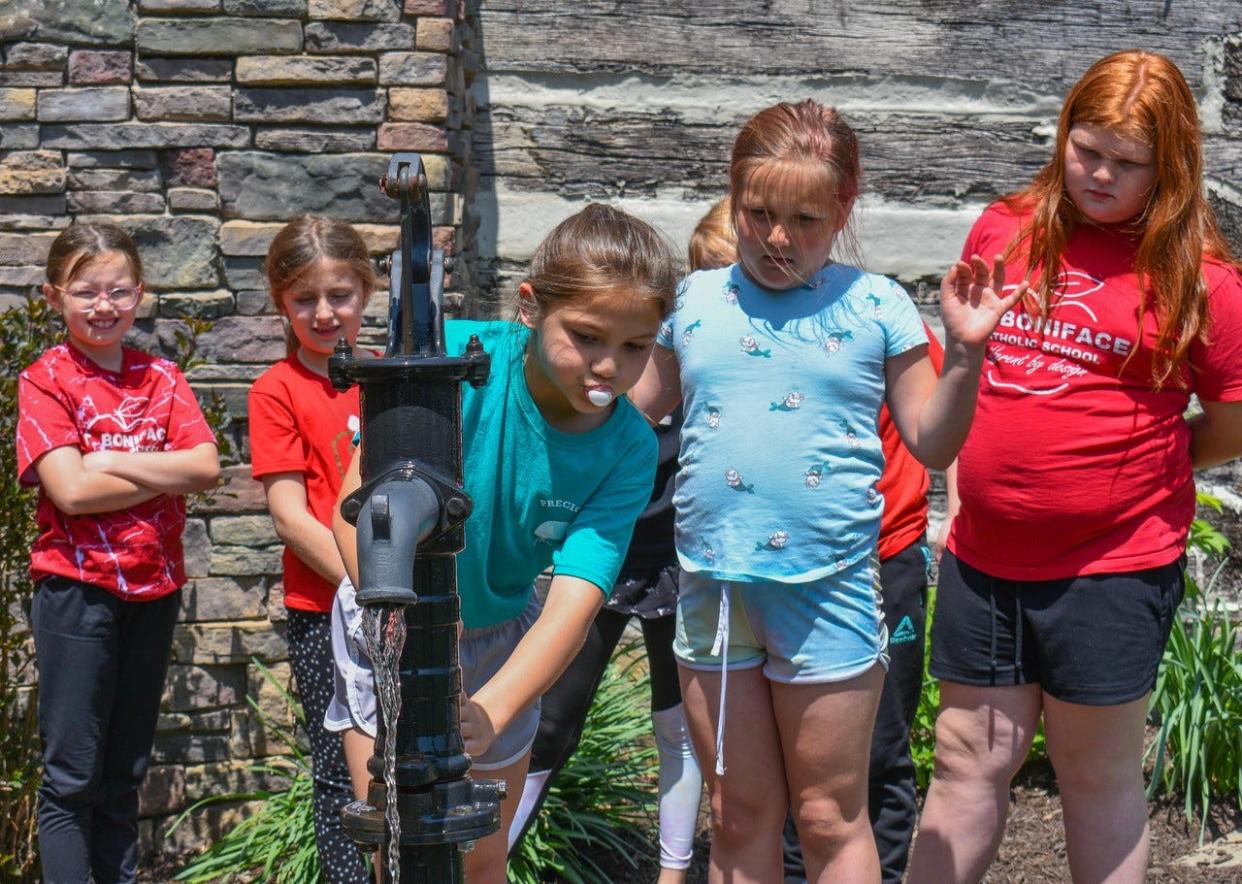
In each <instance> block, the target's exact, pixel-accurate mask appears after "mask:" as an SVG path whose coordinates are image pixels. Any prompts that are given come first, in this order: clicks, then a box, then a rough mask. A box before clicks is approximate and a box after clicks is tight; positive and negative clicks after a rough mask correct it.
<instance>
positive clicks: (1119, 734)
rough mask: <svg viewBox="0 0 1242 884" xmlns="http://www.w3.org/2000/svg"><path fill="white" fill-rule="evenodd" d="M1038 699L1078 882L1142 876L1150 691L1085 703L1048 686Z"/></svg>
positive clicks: (1110, 882)
mask: <svg viewBox="0 0 1242 884" xmlns="http://www.w3.org/2000/svg"><path fill="white" fill-rule="evenodd" d="M1043 702H1044V727H1045V731H1046V733H1047V736H1048V757H1049V758H1050V759H1051V761H1052V766H1053V768H1054V769H1055V770H1056V773H1057V786H1058V788H1059V789H1060V792H1061V809H1062V812H1063V814H1064V820H1065V846H1066V851H1067V853H1068V854H1069V866H1070V874H1071V875H1072V876H1073V878H1074V881H1075V884H1105V882H1107V884H1132V882H1135V884H1137V882H1141V881H1143V880H1144V878H1145V877H1146V875H1147V851H1148V843H1147V842H1148V838H1147V835H1148V833H1147V798H1146V795H1145V794H1144V788H1143V725H1144V722H1145V721H1146V719H1147V696H1146V695H1144V696H1143V697H1141V698H1140V699H1138V700H1133V701H1131V702H1129V703H1124V704H1122V705H1120V706H1083V705H1079V704H1077V703H1066V702H1063V701H1061V700H1057V699H1056V698H1054V697H1050V696H1048V695H1047V694H1044V698H1043Z"/></svg>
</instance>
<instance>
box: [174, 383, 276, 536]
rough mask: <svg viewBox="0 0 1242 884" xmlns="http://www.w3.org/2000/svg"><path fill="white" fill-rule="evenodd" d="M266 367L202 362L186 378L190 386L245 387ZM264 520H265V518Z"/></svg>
mask: <svg viewBox="0 0 1242 884" xmlns="http://www.w3.org/2000/svg"><path fill="white" fill-rule="evenodd" d="M268 368H269V366H266V365H237V364H231V365H230V364H223V365H220V364H213V363H209V362H204V363H201V364H199V365H196V366H194V367H193V368H191V369H190V370H189V371H188V372H186V375H185V376H186V377H187V378H189V380H190V383H191V384H199V383H210V382H212V381H231V382H235V383H239V384H244V385H246V386H247V387H249V386H250V385H252V384H253V383H254V382H255V381H257V380H258V379H259V375H261V374H263V372H265V371H267V370H268ZM264 518H267V517H266V516H265V517H264Z"/></svg>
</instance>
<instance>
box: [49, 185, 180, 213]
mask: <svg viewBox="0 0 1242 884" xmlns="http://www.w3.org/2000/svg"><path fill="white" fill-rule="evenodd" d="M68 205H69V211H71V212H74V213H75V214H77V213H94V214H121V215H153V214H156V213H157V212H162V211H164V196H163V194H159V193H131V192H129V191H125V190H74V191H70V193H69V195H68Z"/></svg>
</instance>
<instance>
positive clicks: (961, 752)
mask: <svg viewBox="0 0 1242 884" xmlns="http://www.w3.org/2000/svg"><path fill="white" fill-rule="evenodd" d="M1029 744H1030V738H1029V737H1027V736H1025V735H1024V734H1021V733H1019V732H1018V731H1017V729H1015V728H1013V727H1009V726H1005V725H1004V724H1002V725H1000V726H997V727H995V728H993V729H991V730H988V729H985V728H981V727H977V726H973V723H972V722H954V721H945V720H944V717H943V716H942V717H941V720H939V721H937V723H936V758H935V778H936V779H937V780H940V781H941V782H963V781H965V782H972V781H973V782H987V783H991V784H993V785H996V786H1000V787H1007V786H1008V784H1009V782H1010V780H1012V779H1013V777H1014V774H1016V773H1017V772H1018V769H1019V768H1020V767H1021V766H1022V762H1023V761H1024V760H1025V759H1026V753H1027V751H1028V748H1029Z"/></svg>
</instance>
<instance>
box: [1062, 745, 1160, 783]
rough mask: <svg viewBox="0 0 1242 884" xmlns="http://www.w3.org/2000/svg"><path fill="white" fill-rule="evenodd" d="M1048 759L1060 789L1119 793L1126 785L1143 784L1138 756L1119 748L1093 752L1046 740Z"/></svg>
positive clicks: (1141, 768)
mask: <svg viewBox="0 0 1242 884" xmlns="http://www.w3.org/2000/svg"><path fill="white" fill-rule="evenodd" d="M1048 760H1049V761H1050V762H1052V769H1053V770H1054V771H1055V772H1056V775H1057V785H1058V787H1059V788H1060V789H1061V790H1062V791H1067V790H1069V791H1075V792H1086V793H1092V792H1098V793H1108V794H1120V793H1121V792H1123V791H1125V790H1126V789H1127V787H1133V786H1136V785H1137V788H1138V789H1139V790H1140V791H1141V790H1142V788H1143V767H1142V760H1141V758H1131V757H1130V756H1128V755H1127V754H1125V753H1122V752H1093V751H1088V750H1084V748H1083V747H1079V746H1073V745H1069V746H1066V745H1056V744H1055V743H1054V742H1053V741H1049V743H1048Z"/></svg>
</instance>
